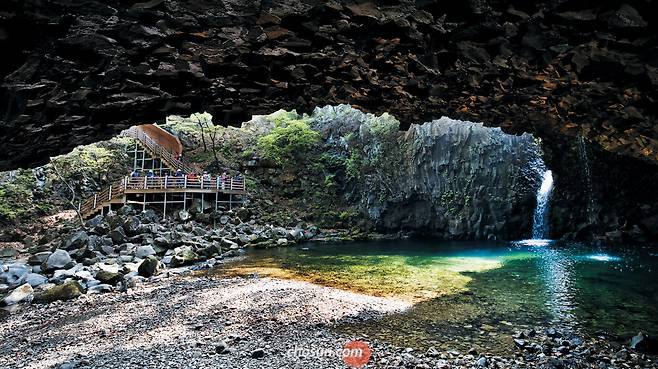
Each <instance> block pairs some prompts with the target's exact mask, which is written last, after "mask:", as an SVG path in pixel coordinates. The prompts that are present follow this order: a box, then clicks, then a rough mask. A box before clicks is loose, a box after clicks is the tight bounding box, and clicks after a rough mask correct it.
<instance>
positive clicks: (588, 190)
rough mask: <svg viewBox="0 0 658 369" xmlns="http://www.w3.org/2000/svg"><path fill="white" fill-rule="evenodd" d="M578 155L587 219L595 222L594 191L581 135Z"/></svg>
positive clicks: (587, 157)
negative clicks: (583, 184)
mask: <svg viewBox="0 0 658 369" xmlns="http://www.w3.org/2000/svg"><path fill="white" fill-rule="evenodd" d="M578 157H579V159H580V162H581V164H582V166H583V179H584V180H585V196H586V200H587V209H586V211H587V220H588V221H589V222H590V224H591V223H594V222H595V218H596V215H595V214H596V208H595V204H594V191H593V186H592V169H591V166H590V163H589V156H588V155H587V145H586V144H585V139H584V138H583V137H582V136H581V137H580V138H579V139H578Z"/></svg>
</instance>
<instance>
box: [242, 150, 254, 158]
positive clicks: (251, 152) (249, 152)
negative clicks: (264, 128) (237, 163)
mask: <svg viewBox="0 0 658 369" xmlns="http://www.w3.org/2000/svg"><path fill="white" fill-rule="evenodd" d="M240 156H241V157H242V159H245V160H249V159H251V158H252V156H254V149H252V148H247V149H245V150H244V151H243V152H242V154H241V155H240Z"/></svg>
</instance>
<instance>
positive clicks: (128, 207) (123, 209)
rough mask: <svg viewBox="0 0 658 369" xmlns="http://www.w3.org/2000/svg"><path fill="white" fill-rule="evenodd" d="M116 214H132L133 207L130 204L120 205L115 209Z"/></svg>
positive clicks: (133, 212) (133, 211)
mask: <svg viewBox="0 0 658 369" xmlns="http://www.w3.org/2000/svg"><path fill="white" fill-rule="evenodd" d="M117 214H119V215H132V214H135V209H134V208H133V207H132V205H124V206H122V207H121V209H119V210H117Z"/></svg>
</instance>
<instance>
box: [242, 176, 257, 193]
mask: <svg viewBox="0 0 658 369" xmlns="http://www.w3.org/2000/svg"><path fill="white" fill-rule="evenodd" d="M244 185H245V187H247V191H254V190H256V189H257V188H258V185H257V184H256V181H254V180H253V179H252V178H249V177H247V178H245V179H244Z"/></svg>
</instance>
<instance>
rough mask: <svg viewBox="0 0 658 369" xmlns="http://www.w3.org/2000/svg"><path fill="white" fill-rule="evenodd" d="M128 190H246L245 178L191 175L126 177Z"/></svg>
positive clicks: (125, 181)
mask: <svg viewBox="0 0 658 369" xmlns="http://www.w3.org/2000/svg"><path fill="white" fill-rule="evenodd" d="M123 183H125V189H126V190H165V189H189V190H213V191H218V192H221V191H238V192H243V191H246V187H245V182H244V179H242V178H240V179H237V178H225V179H222V178H221V177H219V176H217V177H212V176H211V177H206V178H205V179H203V178H202V177H196V178H192V177H189V176H181V177H176V176H164V177H126V178H124V180H123Z"/></svg>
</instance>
